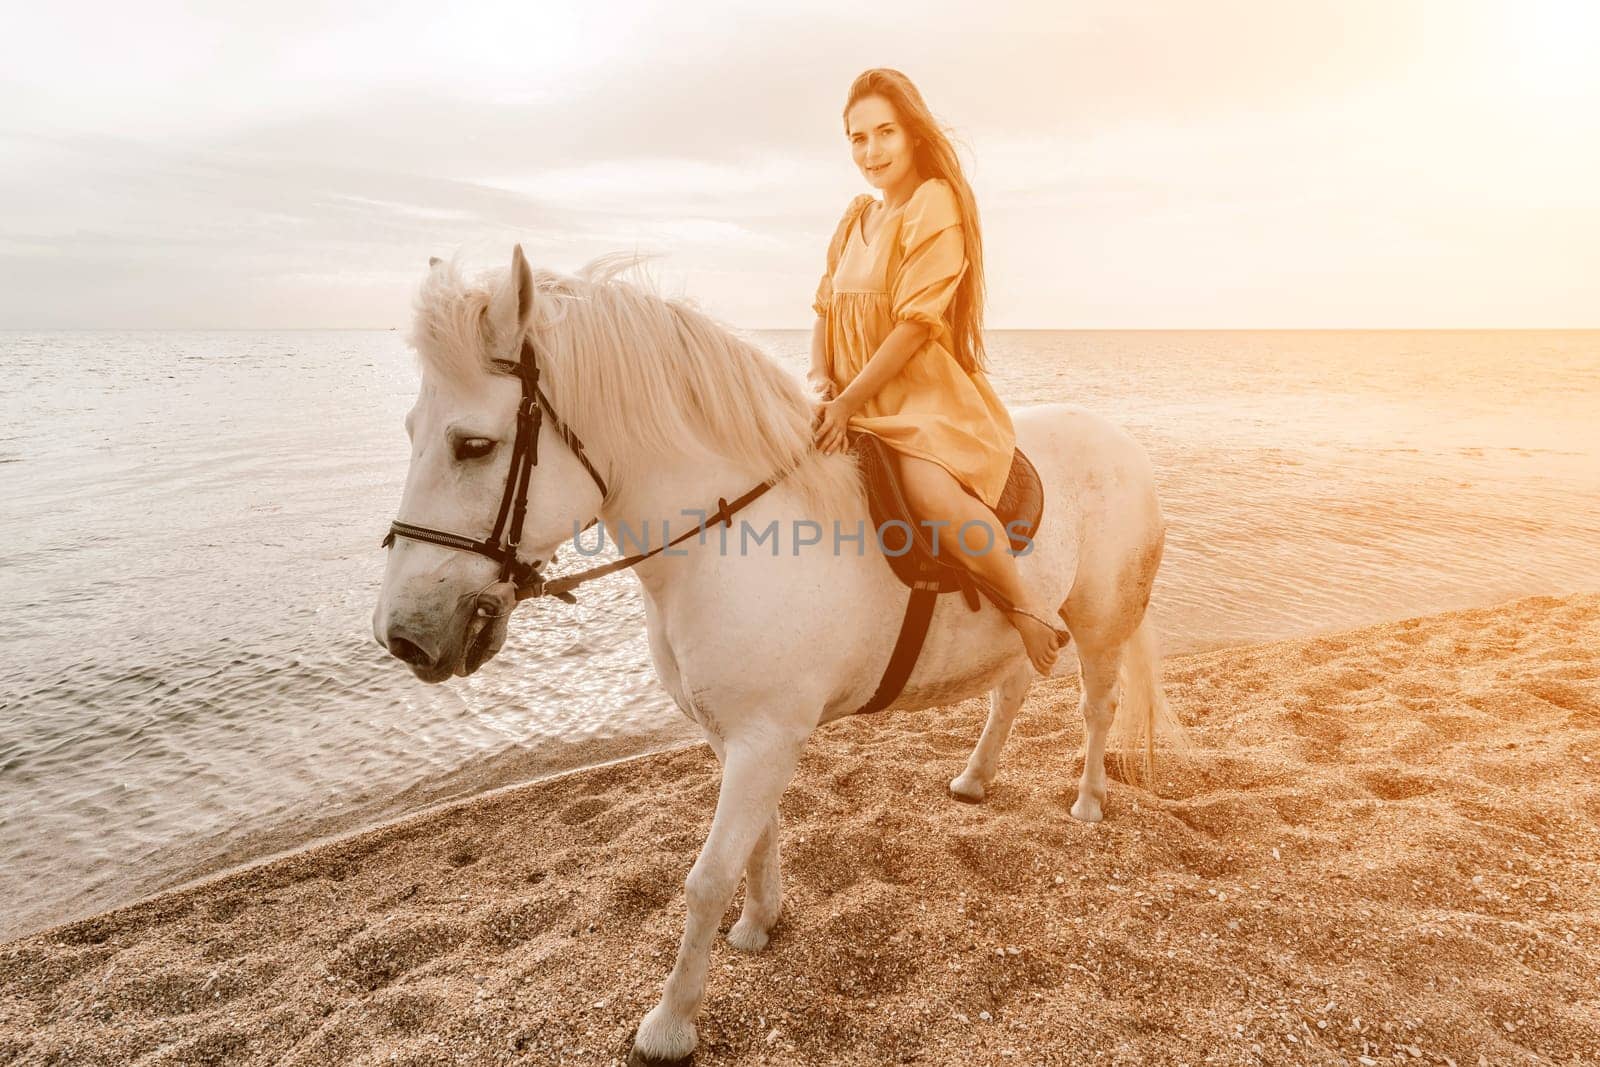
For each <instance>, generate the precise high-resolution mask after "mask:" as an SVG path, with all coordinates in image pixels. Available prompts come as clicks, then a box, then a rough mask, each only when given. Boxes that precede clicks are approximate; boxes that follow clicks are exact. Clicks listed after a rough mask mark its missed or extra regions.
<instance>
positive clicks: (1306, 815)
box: [0, 593, 1600, 1067]
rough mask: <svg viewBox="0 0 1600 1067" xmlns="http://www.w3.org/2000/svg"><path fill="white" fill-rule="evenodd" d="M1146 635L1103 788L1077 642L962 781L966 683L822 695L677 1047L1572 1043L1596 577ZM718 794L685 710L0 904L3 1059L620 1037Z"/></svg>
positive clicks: (1595, 736) (1076, 1051)
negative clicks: (224, 861)
mask: <svg viewBox="0 0 1600 1067" xmlns="http://www.w3.org/2000/svg"><path fill="white" fill-rule="evenodd" d="M1165 673H1166V680H1167V682H1166V684H1167V693H1168V697H1169V699H1170V700H1171V702H1172V704H1173V707H1174V708H1175V710H1176V711H1177V712H1178V714H1179V715H1180V717H1181V718H1182V719H1183V721H1184V722H1185V723H1186V724H1188V725H1189V727H1190V729H1191V732H1192V733H1193V734H1194V736H1195V740H1196V743H1197V745H1198V748H1197V750H1196V752H1195V753H1194V754H1193V755H1192V756H1191V757H1190V758H1189V759H1188V760H1187V761H1185V762H1182V763H1179V762H1177V761H1174V760H1172V759H1170V758H1168V759H1166V760H1165V761H1164V762H1163V765H1162V768H1161V770H1160V773H1159V774H1158V779H1157V783H1156V792H1155V793H1152V792H1150V791H1148V790H1145V789H1140V788H1135V787H1132V786H1127V785H1124V784H1122V783H1121V782H1119V781H1115V780H1114V781H1113V784H1112V787H1111V795H1110V798H1109V804H1108V808H1107V819H1106V822H1104V823H1102V824H1100V825H1099V826H1094V827H1087V826H1083V825H1082V824H1077V823H1075V822H1073V821H1072V820H1071V819H1070V817H1068V816H1067V814H1066V807H1067V805H1069V804H1070V802H1071V796H1072V791H1073V788H1074V785H1075V777H1076V766H1075V761H1076V758H1077V757H1076V754H1075V749H1076V745H1077V743H1078V741H1079V739H1080V738H1081V732H1082V731H1081V723H1079V722H1078V721H1077V716H1076V693H1077V683H1076V678H1075V677H1069V678H1059V679H1048V680H1040V681H1039V682H1038V683H1036V684H1035V686H1034V687H1033V689H1032V690H1030V693H1029V697H1028V700H1027V702H1026V703H1025V705H1024V707H1023V709H1022V711H1021V712H1020V713H1019V716H1018V720H1017V725H1016V729H1015V731H1014V733H1013V737H1012V740H1011V742H1010V744H1009V745H1008V747H1007V750H1006V753H1005V755H1004V757H1003V759H1002V765H1001V770H1000V774H999V776H998V778H997V780H996V782H995V784H994V786H993V787H992V789H991V793H990V799H989V800H988V801H987V802H986V803H985V804H982V805H979V806H975V807H969V806H967V805H961V804H956V803H955V802H953V801H951V800H949V799H948V797H947V795H946V793H945V783H946V782H947V781H948V779H949V778H950V777H951V776H952V775H953V774H954V773H955V772H956V771H958V770H959V769H960V766H961V764H962V763H963V762H964V760H965V757H966V754H967V752H968V751H969V750H970V747H971V745H972V744H973V743H974V742H975V740H976V737H977V731H978V729H979V727H980V726H981V721H982V716H983V713H984V710H985V709H984V707H983V705H982V701H981V700H980V699H973V700H968V701H964V702H962V703H960V704H956V705H950V706H948V707H945V708H940V709H930V710H928V711H922V712H892V713H891V712H883V713H878V714H876V715H872V716H863V717H855V718H850V719H845V720H840V721H839V722H837V723H832V724H829V726H828V727H826V728H824V729H821V730H819V731H818V732H817V733H816V734H815V735H814V736H813V738H812V741H811V743H810V745H808V748H807V752H806V754H805V756H804V758H803V759H802V763H801V771H800V774H799V775H798V776H797V778H796V781H795V783H794V784H793V785H792V786H791V787H790V790H789V792H788V793H787V794H786V795H785V799H784V803H783V812H784V818H785V828H784V833H783V839H782V840H783V852H784V875H785V887H786V902H785V910H784V915H783V918H782V919H781V920H780V922H779V925H778V927H777V929H776V930H775V931H774V933H773V940H772V943H771V945H770V946H769V947H768V949H767V951H766V952H765V953H762V954H761V955H758V956H745V955H741V954H739V953H736V952H734V951H733V950H732V949H730V948H729V947H728V946H727V945H726V944H725V943H719V945H718V946H717V947H716V948H715V949H714V951H713V956H712V977H711V982H710V986H709V988H708V999H707V1003H706V1007H705V1011H704V1013H703V1015H702V1016H701V1025H700V1032H701V1046H700V1053H699V1058H698V1060H697V1062H700V1063H702V1064H712V1063H717V1064H721V1063H774V1064H776V1063H794V1062H802V1063H812V1062H847V1063H857V1062H859V1063H879V1062H885V1061H889V1062H893V1061H895V1060H903V1061H906V1062H928V1063H942V1062H951V1061H953V1060H956V1059H962V1060H965V1061H966V1062H983V1063H990V1062H992V1063H1008V1062H1011V1063H1014V1062H1050V1063H1054V1062H1062V1063H1066V1062H1078V1061H1081V1060H1083V1059H1086V1058H1090V1057H1093V1056H1095V1055H1097V1054H1098V1055H1101V1056H1104V1057H1109V1058H1110V1059H1111V1060H1112V1061H1113V1062H1115V1061H1117V1060H1118V1059H1121V1060H1123V1061H1124V1062H1138V1061H1141V1060H1142V1061H1144V1062H1174V1063H1176V1062H1184V1061H1186V1060H1187V1061H1188V1062H1193V1063H1199V1062H1202V1061H1203V1060H1204V1059H1205V1058H1206V1057H1207V1056H1215V1055H1218V1054H1220V1055H1221V1057H1222V1059H1223V1060H1224V1061H1225V1062H1262V1061H1263V1060H1265V1061H1267V1062H1316V1063H1323V1062H1359V1060H1358V1057H1360V1056H1366V1057H1368V1058H1369V1059H1373V1060H1375V1062H1395V1060H1394V1057H1396V1056H1399V1057H1402V1058H1409V1059H1419V1058H1420V1059H1425V1060H1426V1061H1427V1062H1446V1057H1448V1058H1449V1059H1453V1060H1454V1061H1455V1062H1457V1063H1461V1064H1469V1063H1476V1062H1477V1056H1478V1055H1480V1054H1481V1055H1484V1056H1486V1057H1487V1061H1489V1062H1503V1061H1506V1060H1509V1059H1512V1058H1525V1057H1527V1056H1528V1055H1535V1056H1543V1057H1545V1060H1546V1061H1547V1062H1558V1063H1565V1062H1570V1061H1572V1060H1573V1059H1574V1058H1579V1059H1583V1058H1587V1059H1590V1060H1592V1059H1594V1058H1596V1057H1600V1023H1597V1022H1595V1020H1596V1019H1600V997H1597V996H1596V994H1595V993H1594V992H1593V989H1592V983H1591V982H1590V981H1588V980H1587V979H1586V978H1585V976H1589V978H1592V974H1593V973H1594V972H1595V970H1596V969H1597V968H1600V832H1597V830H1596V824H1597V821H1600V773H1597V772H1600V593H1586V594H1576V595H1572V596H1567V597H1561V598H1556V597H1548V596H1534V597H1524V598H1520V599H1517V600H1514V601H1511V602H1508V603H1505V604H1501V605H1497V606H1494V607H1489V608H1474V609H1467V610H1462V611H1454V612H1446V613H1442V614H1437V615H1431V616H1423V617H1418V618H1411V619H1403V620H1397V621H1394V622H1389V623H1382V624H1378V625H1374V626H1367V627H1361V628H1358V629H1355V630H1349V631H1344V632H1341V633H1335V634H1318V635H1315V636H1309V637H1301V638H1291V639H1286V640H1280V641H1274V642H1269V643H1265V644H1256V645H1243V646H1228V647H1224V648H1219V649H1213V650H1210V651H1204V652H1194V653H1188V654H1185V655H1182V656H1174V657H1172V658H1171V659H1169V660H1168V661H1167V664H1166V672H1165ZM1108 769H1109V768H1108ZM715 795H716V774H715V763H714V760H712V758H711V756H710V754H709V752H708V751H707V750H706V749H705V747H704V745H703V743H701V742H688V743H686V744H683V745H680V746H677V747H672V748H667V749H662V750H658V751H656V752H653V753H651V754H648V755H644V756H632V757H624V758H621V759H618V760H614V761H611V762H609V763H606V764H604V765H602V766H599V767H585V768H579V769H570V770H566V771H562V772H557V773H556V774H554V775H552V776H551V777H547V778H542V779H540V780H538V781H534V782H526V783H519V784H514V785H507V786H503V787H500V788H498V789H495V790H494V791H493V792H491V793H489V794H485V795H480V796H475V797H472V798H469V799H465V800H456V801H446V802H444V803H443V806H441V807H435V808H434V809H432V810H429V811H425V812H412V813H408V814H407V815H404V816H402V817H400V818H398V819H396V820H394V821H392V822H389V823H386V824H384V825H382V826H379V827H369V828H365V829H356V830H351V831H349V832H347V833H345V834H343V835H341V836H339V837H338V838H337V839H335V840H332V841H327V842H323V843H320V844H318V845H315V846H309V847H308V846H302V847H299V848H296V849H294V850H292V851H290V852H289V853H288V854H287V855H284V856H282V857H279V858H276V859H273V860H271V861H270V862H259V861H257V862H252V863H250V864H248V865H246V866H245V867H244V868H242V869H239V870H234V871H229V872H225V873H214V874H211V875H208V876H205V877H203V878H202V879H201V880H200V881H198V882H195V883H193V884H189V885H187V886H185V887H183V888H181V889H177V890H173V891H168V892H165V893H162V894H160V895H158V896H155V897H151V898H148V899H145V900H142V901H140V902H138V903H134V904H130V905H127V906H124V907H121V908H118V909H116V910H114V911H110V912H106V913H102V914H100V915H97V916H94V917H91V918H87V919H83V920H79V921H75V922H70V923H66V924H63V925H58V926H54V927H51V928H49V929H46V930H43V931H39V932H37V933H34V934H31V935H27V936H24V937H21V938H19V939H16V940H13V941H8V942H5V943H3V944H0V1062H16V1063H35V1062H55V1061H56V1060H58V1059H62V1058H64V1056H65V1054H66V1053H67V1052H69V1051H70V1052H71V1062H73V1063H108V1064H109V1063H121V1062H129V1061H131V1060H133V1059H138V1058H140V1057H145V1056H149V1057H151V1058H150V1060H149V1062H151V1063H173V1064H176V1063H199V1062H227V1063H263V1064H265V1063H285V1064H290V1063H293V1064H312V1063H362V1064H368V1063H370V1064H373V1065H377V1064H380V1063H389V1062H399V1063H411V1064H414V1065H418V1067H420V1065H423V1064H432V1063H447V1062H456V1061H457V1058H458V1056H472V1057H475V1058H473V1059H472V1060H471V1062H482V1063H544V1062H555V1061H559V1062H569V1063H609V1062H612V1061H613V1060H614V1059H616V1058H617V1057H618V1056H620V1055H621V1054H622V1053H623V1052H625V1049H626V1041H627V1038H628V1035H629V1034H630V1033H631V1031H632V1028H633V1026H634V1025H635V1024H636V1023H637V1021H638V1019H639V1017H640V1016H641V1015H642V1014H643V1012H644V1011H645V1010H647V1009H648V1008H649V1006H650V1005H651V1004H652V1003H653V999H654V997H655V996H656V995H657V994H658V993H659V989H660V983H661V981H662V979H663V978H664V977H665V974H666V971H667V969H668V967H669V965H670V960H671V956H672V953H673V951H674V949H675V946H676V941H677V936H678V934H679V932H681V923H682V915H683V903H682V896H683V892H682V884H683V876H684V875H685V874H686V873H687V870H688V867H689V864H690V863H691V862H692V861H693V857H694V854H695V852H696V851H697V850H698V848H699V845H700V843H701V841H702V840H703V839H704V830H705V826H706V824H707V823H708V822H709V818H710V805H711V804H712V803H713V802H714V798H715ZM1508 864H1509V866H1508ZM739 899H740V898H739V897H736V899H735V903H734V906H733V907H732V908H730V910H729V913H728V914H727V916H725V918H724V923H723V926H724V928H726V926H727V924H728V923H729V922H731V920H732V919H733V917H735V916H736V915H737V910H736V909H737V905H738V900H739ZM1013 950H1015V951H1013ZM985 1015H987V1017H985ZM1412 1049H1415V1050H1416V1053H1415V1055H1413V1053H1412V1051H1411V1050H1412ZM1008 1052H1009V1053H1010V1054H1009V1055H1008V1054H1007V1053H1008ZM8 1053H9V1055H7V1054H8ZM391 1057H392V1058H391Z"/></svg>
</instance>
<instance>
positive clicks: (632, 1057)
mask: <svg viewBox="0 0 1600 1067" xmlns="http://www.w3.org/2000/svg"><path fill="white" fill-rule="evenodd" d="M634 1037H638V1034H637V1033H635V1034H634ZM693 1063H694V1053H692V1052H691V1053H689V1054H688V1055H687V1056H679V1057H678V1058H677V1059H675V1060H658V1059H656V1058H655V1057H654V1056H646V1055H645V1054H644V1053H642V1052H640V1051H639V1049H638V1047H637V1046H636V1045H634V1044H633V1042H632V1041H631V1040H630V1041H629V1042H628V1067H691V1065H692V1064H693Z"/></svg>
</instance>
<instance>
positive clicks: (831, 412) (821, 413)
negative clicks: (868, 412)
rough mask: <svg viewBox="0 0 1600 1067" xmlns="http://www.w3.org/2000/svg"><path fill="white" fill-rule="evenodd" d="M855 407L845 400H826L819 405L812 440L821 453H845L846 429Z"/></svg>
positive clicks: (813, 421)
mask: <svg viewBox="0 0 1600 1067" xmlns="http://www.w3.org/2000/svg"><path fill="white" fill-rule="evenodd" d="M854 414H855V405H853V404H851V403H850V402H849V401H847V400H844V399H833V400H824V401H823V402H822V403H820V404H818V405H817V406H816V409H815V414H814V415H813V417H812V420H811V438H812V440H813V441H815V442H816V446H817V450H818V451H820V452H843V451H844V449H845V444H846V439H845V428H846V424H847V423H848V422H849V420H850V416H851V415H854Z"/></svg>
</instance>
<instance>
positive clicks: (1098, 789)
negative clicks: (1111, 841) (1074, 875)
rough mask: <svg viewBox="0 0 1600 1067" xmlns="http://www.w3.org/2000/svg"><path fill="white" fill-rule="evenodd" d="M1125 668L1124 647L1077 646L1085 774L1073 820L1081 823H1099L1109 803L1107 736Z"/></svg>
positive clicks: (1079, 786)
mask: <svg viewBox="0 0 1600 1067" xmlns="http://www.w3.org/2000/svg"><path fill="white" fill-rule="evenodd" d="M1121 667H1122V646H1121V645H1120V644H1117V645H1113V646H1111V647H1110V648H1109V649H1105V648H1096V649H1090V648H1086V647H1085V646H1084V645H1083V643H1082V642H1081V641H1080V642H1079V643H1078V673H1079V678H1080V680H1081V683H1082V687H1083V693H1082V695H1081V696H1080V697H1079V698H1078V710H1079V711H1081V712H1082V713H1083V729H1084V739H1083V775H1082V777H1080V778H1079V779H1078V798H1077V800H1076V801H1075V802H1074V803H1073V805H1072V817H1073V818H1074V819H1078V820H1080V821H1082V822H1099V821H1100V819H1101V816H1102V815H1104V814H1105V803H1106V734H1107V733H1109V732H1110V730H1111V720H1112V719H1114V718H1116V715H1117V702H1118V700H1120V699H1121V693H1120V687H1119V684H1118V680H1117V675H1118V672H1119V671H1120V669H1121Z"/></svg>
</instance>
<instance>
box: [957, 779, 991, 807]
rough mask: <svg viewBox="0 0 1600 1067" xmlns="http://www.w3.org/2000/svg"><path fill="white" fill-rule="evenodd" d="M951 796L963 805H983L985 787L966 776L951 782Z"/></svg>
mask: <svg viewBox="0 0 1600 1067" xmlns="http://www.w3.org/2000/svg"><path fill="white" fill-rule="evenodd" d="M950 795H951V796H952V797H955V798H956V799H957V800H959V801H961V803H963V804H982V803H983V786H982V785H981V784H980V783H979V782H978V781H977V780H976V779H971V778H968V777H967V776H966V775H965V774H963V775H959V776H957V777H955V778H952V779H951V780H950Z"/></svg>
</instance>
